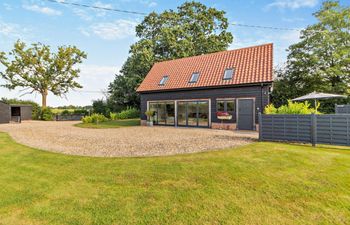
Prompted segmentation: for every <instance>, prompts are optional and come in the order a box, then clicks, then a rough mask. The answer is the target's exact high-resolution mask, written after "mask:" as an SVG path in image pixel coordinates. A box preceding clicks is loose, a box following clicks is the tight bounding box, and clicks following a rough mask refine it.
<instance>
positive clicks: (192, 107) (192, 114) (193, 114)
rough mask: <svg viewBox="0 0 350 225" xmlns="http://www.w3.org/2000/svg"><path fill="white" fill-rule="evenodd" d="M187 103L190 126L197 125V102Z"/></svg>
mask: <svg viewBox="0 0 350 225" xmlns="http://www.w3.org/2000/svg"><path fill="white" fill-rule="evenodd" d="M187 104H188V105H187V116H188V126H197V102H188V103H187Z"/></svg>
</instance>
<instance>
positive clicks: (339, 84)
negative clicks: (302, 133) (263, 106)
mask: <svg viewBox="0 0 350 225" xmlns="http://www.w3.org/2000/svg"><path fill="white" fill-rule="evenodd" d="M314 16H315V17H316V18H317V20H318V22H317V23H316V24H313V25H310V26H308V27H307V28H306V29H305V30H303V31H302V32H301V36H300V39H301V41H300V42H298V43H296V44H294V45H291V46H290V47H289V49H288V51H289V54H288V58H287V66H286V68H285V70H284V71H283V72H282V73H281V71H277V74H279V76H278V78H277V80H276V82H275V85H274V91H273V94H272V98H273V103H275V104H276V105H280V103H281V102H282V103H285V101H286V97H288V98H294V97H298V96H301V95H304V94H307V93H310V92H312V91H320V92H330V93H338V94H347V95H349V94H350V92H349V90H350V89H349V88H350V47H349V46H350V7H343V6H340V4H339V2H334V1H326V2H324V3H323V5H322V8H321V9H320V10H319V11H318V12H316V13H314ZM339 101H343V100H329V101H328V104H326V106H327V107H329V106H331V109H330V108H327V109H325V108H324V111H326V112H328V111H330V110H333V108H334V103H336V102H339ZM329 103H333V104H329ZM322 107H324V104H322V105H321V110H322Z"/></svg>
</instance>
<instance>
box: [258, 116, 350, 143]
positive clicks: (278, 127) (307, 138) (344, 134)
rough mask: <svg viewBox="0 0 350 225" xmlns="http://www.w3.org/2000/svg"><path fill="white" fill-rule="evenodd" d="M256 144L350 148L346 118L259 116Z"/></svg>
mask: <svg viewBox="0 0 350 225" xmlns="http://www.w3.org/2000/svg"><path fill="white" fill-rule="evenodd" d="M259 120H260V129H259V137H260V140H266V141H293V142H303V143H312V144H313V145H314V144H331V145H348V146H350V114H348V115H347V114H330V115H259Z"/></svg>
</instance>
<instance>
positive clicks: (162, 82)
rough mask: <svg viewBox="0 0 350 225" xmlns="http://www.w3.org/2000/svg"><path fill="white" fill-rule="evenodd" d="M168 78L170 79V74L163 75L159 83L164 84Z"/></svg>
mask: <svg viewBox="0 0 350 225" xmlns="http://www.w3.org/2000/svg"><path fill="white" fill-rule="evenodd" d="M168 79H169V77H168V76H163V78H162V79H161V80H160V82H159V85H164V84H165V83H166V82H167V80H168Z"/></svg>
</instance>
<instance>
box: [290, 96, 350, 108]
mask: <svg viewBox="0 0 350 225" xmlns="http://www.w3.org/2000/svg"><path fill="white" fill-rule="evenodd" d="M328 98H346V96H345V95H337V94H329V93H321V92H316V91H314V92H311V93H310V94H307V95H304V96H301V97H298V98H294V99H292V100H293V101H305V100H314V101H315V108H316V106H317V99H328ZM316 112H317V109H316Z"/></svg>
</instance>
